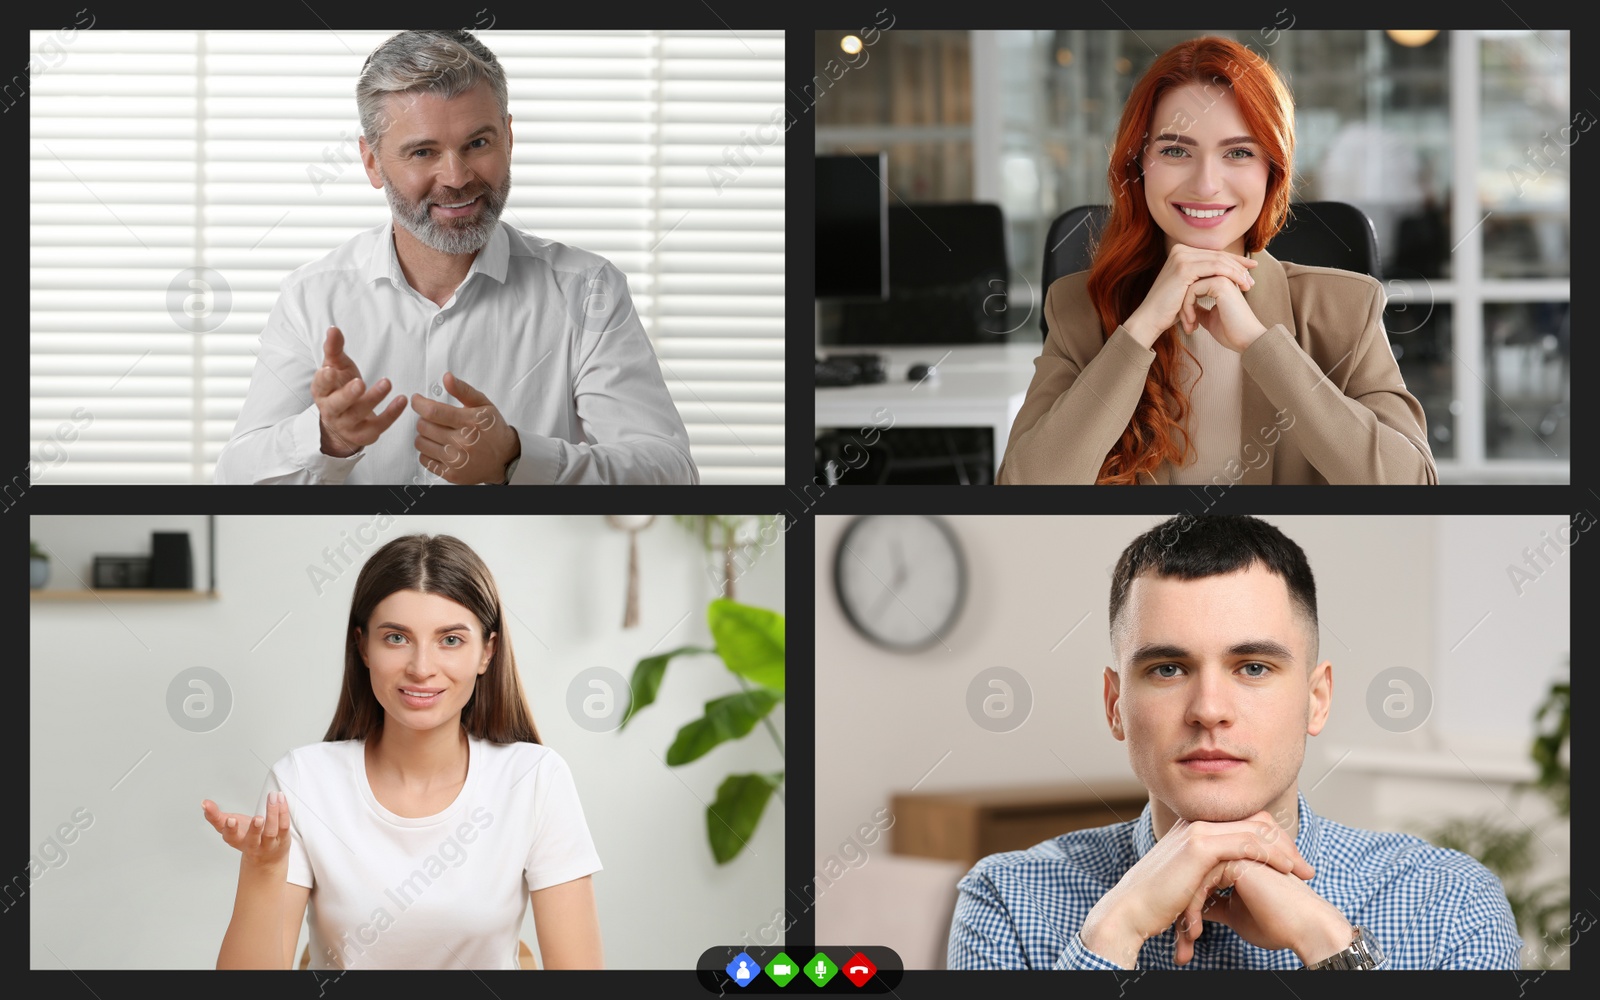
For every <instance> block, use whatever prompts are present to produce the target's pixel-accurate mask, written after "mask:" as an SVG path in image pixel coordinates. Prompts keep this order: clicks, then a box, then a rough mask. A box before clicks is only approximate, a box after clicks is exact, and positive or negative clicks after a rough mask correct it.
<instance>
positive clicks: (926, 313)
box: [821, 202, 1017, 346]
mask: <svg viewBox="0 0 1600 1000" xmlns="http://www.w3.org/2000/svg"><path fill="white" fill-rule="evenodd" d="M889 257H890V260H891V265H890V269H889V270H890V274H889V296H888V298H887V299H885V300H883V301H881V302H878V301H872V302H868V301H855V302H842V303H840V304H839V308H838V310H837V314H838V320H837V322H836V323H829V324H827V325H825V326H824V327H823V328H822V332H821V337H822V343H823V344H824V345H829V346H844V345H870V344H984V343H987V344H993V343H997V342H1000V341H1003V340H1004V339H1005V334H1006V332H1007V331H1008V328H1010V327H1014V326H1016V325H1017V323H1016V322H1015V321H1011V320H1008V318H1007V315H1006V313H1005V311H1004V309H1005V303H1006V292H1007V274H1008V270H1007V256H1006V224H1005V216H1004V214H1003V213H1002V212H1001V210H1000V206H999V205H995V204H990V203H986V202H913V203H911V204H908V205H901V204H897V205H895V206H893V207H892V208H890V209H889Z"/></svg>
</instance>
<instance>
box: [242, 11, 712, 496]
mask: <svg viewBox="0 0 1600 1000" xmlns="http://www.w3.org/2000/svg"><path fill="white" fill-rule="evenodd" d="M356 100H357V106H358V109H359V111H360V116H361V130H362V137H361V142H360V146H361V158H362V163H363V165H364V166H365V168H366V171H367V176H368V178H369V179H370V180H371V182H372V186H373V187H375V188H382V189H383V191H384V193H385V194H386V196H387V197H388V200H389V207H390V211H391V213H392V216H393V218H392V219H391V220H390V221H387V222H385V223H384V224H383V225H381V226H378V227H375V228H374V229H371V230H367V231H365V232H363V233H361V234H359V235H357V236H356V237H355V238H353V239H351V240H349V241H348V242H346V243H345V244H343V245H342V246H340V247H339V248H337V249H336V250H334V251H333V252H332V253H330V254H328V255H327V256H326V257H324V258H322V259H321V260H318V261H314V262H312V263H310V264H307V265H305V266H303V267H301V268H299V269H298V270H296V271H295V272H294V273H292V274H290V275H289V276H288V277H287V278H285V279H284V282H283V285H282V286H281V288H280V292H279V297H278V301H277V303H276V304H275V305H274V307H273V309H272V313H271V315H270V316H269V317H268V319H267V324H266V327H265V329H264V330H263V331H262V335H261V350H260V354H259V355H258V360H257V363H256V367H255V371H254V373H253V375H252V376H251V380H250V388H249V391H248V393H247V395H246V397H245V402H244V406H243V407H242V409H241V410H240V413H239V419H238V422H237V423H236V424H235V426H234V430H233V436H232V438H231V439H230V440H229V441H228V444H227V445H226V446H225V447H224V448H223V450H222V453H221V455H219V456H218V459H217V469H216V481H217V482H218V483H293V484H324V483H381V484H395V483H414V484H419V485H427V484H434V483H441V482H449V483H458V484H469V483H506V484H509V483H519V484H520V483H530V484H536V483H697V482H699V473H698V471H697V470H696V469H695V465H694V460H693V459H692V458H691V456H690V453H689V439H688V433H687V432H686V430H685V429H684V425H683V420H682V419H681V417H679V415H678V411H677V408H676V407H675V406H674V404H673V402H672V398H671V396H670V395H669V394H668V392H667V388H666V383H665V382H664V381H663V379H662V376H661V369H660V365H659V363H658V362H657V360H656V356H655V352H654V351H653V350H652V348H651V346H650V341H649V338H648V337H647V336H646V334H645V331H644V327H643V326H642V325H641V324H640V322H639V318H638V315H637V313H636V312H635V311H634V309H633V303H632V300H631V298H630V297H629V295H628V288H627V281H626V279H625V278H624V277H623V275H622V273H621V272H620V271H618V270H617V268H616V267H615V266H614V265H612V264H611V262H610V261H607V260H606V259H604V258H602V257H600V256H598V255H596V254H592V253H589V252H587V251H584V250H580V249H577V248H576V247H570V246H565V245H563V244H560V243H556V242H553V241H551V240H544V239H539V238H537V237H534V236H530V235H528V234H526V233H524V232H521V231H520V230H518V229H516V228H514V227H512V226H510V225H508V224H505V223H502V222H501V221H500V214H501V212H502V211H503V210H504V209H505V206H506V200H507V198H508V196H509V195H510V192H511V143H512V135H511V115H510V113H509V110H508V104H509V102H508V89H507V86H506V79H505V73H504V71H503V70H502V69H501V68H500V64H499V62H498V60H496V59H495V56H494V54H493V53H492V52H490V51H489V49H488V48H487V47H486V46H484V45H483V43H482V42H480V41H478V40H477V39H476V38H474V37H473V36H472V35H471V34H469V33H468V32H465V31H408V32H404V33H402V34H399V35H396V36H394V37H393V38H390V39H389V40H388V41H386V42H384V43H383V44H382V45H380V46H379V47H378V48H377V49H376V50H375V51H374V52H373V53H372V55H371V56H370V57H368V59H367V62H366V65H365V66H364V67H363V69H362V71H361V77H360V80H359V81H358V83H357V86H356ZM364 373H365V374H364ZM368 379H371V380H372V381H370V382H369V381H368ZM392 392H396V395H395V396H394V398H393V399H390V400H389V403H388V405H387V406H384V405H382V404H383V401H384V400H385V399H386V398H388V397H389V396H390V394H391V393H392ZM446 395H448V396H449V397H451V398H453V399H454V400H456V401H457V402H458V403H459V404H460V405H459V406H458V405H452V404H451V403H449V402H447V401H446V399H445V397H446ZM408 400H409V403H410V406H409V407H408V406H407V402H408Z"/></svg>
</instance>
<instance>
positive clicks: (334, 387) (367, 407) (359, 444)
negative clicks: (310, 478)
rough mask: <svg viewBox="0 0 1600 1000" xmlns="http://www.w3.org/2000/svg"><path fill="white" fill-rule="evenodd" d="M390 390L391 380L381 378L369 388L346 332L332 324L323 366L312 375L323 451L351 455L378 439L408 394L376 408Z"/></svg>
mask: <svg viewBox="0 0 1600 1000" xmlns="http://www.w3.org/2000/svg"><path fill="white" fill-rule="evenodd" d="M388 394H389V380H388V379H386V378H384V379H379V380H378V383H377V384H376V385H374V386H373V387H372V388H370V389H368V388H367V387H366V384H365V383H363V382H362V381H361V369H359V368H357V367H356V363H355V362H354V361H352V360H351V359H350V355H348V354H346V353H345V352H344V334H343V333H341V332H340V331H339V328H338V327H336V326H330V327H328V336H327V339H326V340H325V341H323V344H322V367H321V368H318V369H317V373H316V374H315V375H313V376H311V398H312V400H314V401H315V402H316V404H317V413H318V416H319V418H320V422H321V424H322V453H323V454H324V455H332V456H333V457H335V458H349V457H350V456H351V455H354V454H355V453H356V452H358V451H360V450H361V449H362V448H365V447H366V446H367V445H369V444H371V443H372V442H374V441H376V440H378V435H380V434H382V433H383V432H384V431H386V430H388V429H389V426H390V425H391V424H393V423H394V422H395V421H396V420H398V419H399V418H400V411H402V410H404V409H405V408H406V398H405V397H404V396H396V397H395V398H394V399H393V400H391V401H390V403H389V405H388V406H387V407H386V408H385V409H384V411H383V412H382V413H374V412H373V408H374V407H376V406H377V405H378V404H379V403H381V402H383V397H385V396H387V395H388Z"/></svg>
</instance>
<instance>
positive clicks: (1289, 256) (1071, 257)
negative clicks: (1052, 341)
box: [1039, 201, 1383, 337]
mask: <svg viewBox="0 0 1600 1000" xmlns="http://www.w3.org/2000/svg"><path fill="white" fill-rule="evenodd" d="M1110 211H1111V210H1110V208H1109V207H1108V206H1106V205H1080V206H1078V207H1077V208H1071V209H1068V210H1067V211H1065V212H1062V213H1061V214H1060V215H1059V216H1057V217H1056V221H1055V222H1052V223H1051V224H1050V233H1049V235H1048V236H1046V237H1045V243H1044V246H1045V250H1044V284H1043V285H1041V286H1040V289H1041V290H1040V293H1039V294H1040V295H1043V294H1044V290H1046V289H1048V288H1049V287H1050V284H1051V282H1053V281H1055V280H1056V279H1057V278H1059V277H1061V276H1062V275H1066V274H1074V273H1076V272H1078V271H1087V270H1088V269H1089V264H1090V263H1091V262H1092V260H1093V257H1094V253H1093V248H1094V244H1095V241H1096V240H1098V239H1099V238H1100V230H1101V228H1102V227H1103V226H1104V225H1105V221H1106V215H1107V214H1108V213H1109V212H1110ZM1267 252H1268V253H1270V254H1272V256H1274V257H1276V258H1278V259H1279V260H1287V261H1293V262H1294V263H1296V264H1309V265H1311V266H1313V267H1338V268H1343V269H1344V270H1346V271H1359V272H1361V273H1362V274H1370V275H1372V276H1373V277H1374V278H1377V279H1378V280H1379V281H1382V280H1383V274H1382V269H1381V266H1380V264H1379V260H1378V234H1377V233H1376V232H1375V231H1374V230H1373V228H1372V220H1371V219H1369V218H1367V215H1366V213H1365V212H1363V211H1361V209H1359V208H1357V207H1355V206H1354V205H1350V204H1347V203H1345V202H1342V201H1296V202H1291V203H1290V204H1289V221H1288V223H1286V224H1285V225H1284V227H1283V229H1282V230H1281V231H1280V232H1279V233H1278V235H1277V236H1274V237H1273V238H1272V242H1270V243H1268V244H1267ZM1039 329H1040V330H1041V331H1043V332H1044V335H1045V336H1046V337H1048V336H1049V335H1050V327H1049V326H1048V325H1047V324H1046V322H1045V316H1044V309H1043V302H1042V300H1041V302H1040V309H1039Z"/></svg>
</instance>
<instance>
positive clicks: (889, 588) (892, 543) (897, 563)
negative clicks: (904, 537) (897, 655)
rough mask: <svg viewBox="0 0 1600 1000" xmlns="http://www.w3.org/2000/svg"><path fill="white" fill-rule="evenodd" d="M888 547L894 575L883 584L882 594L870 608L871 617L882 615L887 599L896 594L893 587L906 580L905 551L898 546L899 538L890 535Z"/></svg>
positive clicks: (877, 617)
mask: <svg viewBox="0 0 1600 1000" xmlns="http://www.w3.org/2000/svg"><path fill="white" fill-rule="evenodd" d="M889 547H890V548H891V549H892V550H893V552H894V575H893V576H892V577H890V579H889V582H888V583H886V584H884V586H883V596H882V597H881V598H879V599H878V603H877V605H876V606H875V607H874V608H873V609H872V617H873V618H875V619H881V618H882V617H883V611H884V608H886V607H887V606H888V599H889V598H891V597H895V596H896V594H895V589H896V588H897V587H899V586H900V585H901V584H902V583H904V582H905V580H906V560H905V553H904V552H903V551H902V550H901V548H900V539H898V538H892V537H891V538H890V539H889Z"/></svg>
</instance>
